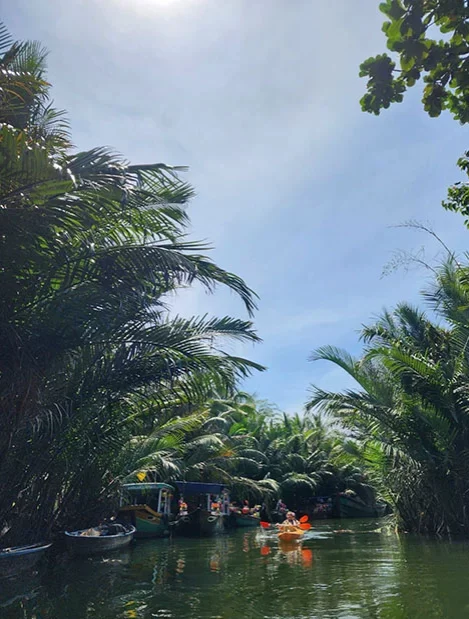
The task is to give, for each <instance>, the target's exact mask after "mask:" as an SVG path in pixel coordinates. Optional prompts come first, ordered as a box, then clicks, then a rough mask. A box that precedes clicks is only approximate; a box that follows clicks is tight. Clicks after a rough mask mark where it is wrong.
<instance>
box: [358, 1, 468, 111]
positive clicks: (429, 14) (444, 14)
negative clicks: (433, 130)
mask: <svg viewBox="0 0 469 619" xmlns="http://www.w3.org/2000/svg"><path fill="white" fill-rule="evenodd" d="M380 10H381V11H382V12H383V13H384V14H385V15H386V18H387V20H386V21H385V22H384V24H383V32H384V33H385V35H386V41H387V47H388V49H389V50H390V51H391V52H393V53H394V54H395V55H396V56H397V59H398V62H399V65H398V66H396V62H395V60H394V59H393V57H391V56H390V55H389V54H386V53H384V54H381V55H378V56H376V57H374V58H368V59H367V60H365V61H364V62H363V63H362V65H361V67H360V76H361V77H367V78H368V84H367V93H366V94H365V95H364V96H363V98H362V100H361V105H362V109H363V110H365V111H367V112H371V113H373V114H379V113H380V111H381V110H382V109H383V108H388V107H389V106H390V105H391V104H392V103H394V102H401V101H402V100H403V98H404V93H405V92H406V90H407V88H410V87H412V86H414V85H415V84H416V83H417V82H418V81H419V80H420V79H423V81H424V83H425V87H424V91H423V99H422V101H423V105H424V109H425V111H426V112H428V114H429V115H430V116H439V115H440V114H441V112H442V110H445V109H447V110H449V111H450V112H451V113H452V114H453V116H454V118H456V119H457V120H459V121H460V122H461V123H466V122H468V121H469V104H468V101H469V58H468V54H469V6H468V4H467V2H466V1H465V0H386V1H385V2H382V3H381V4H380ZM438 34H440V35H441V38H439V39H438V38H437V36H438Z"/></svg>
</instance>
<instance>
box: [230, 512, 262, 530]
mask: <svg viewBox="0 0 469 619" xmlns="http://www.w3.org/2000/svg"><path fill="white" fill-rule="evenodd" d="M234 519H235V526H237V527H258V526H259V524H260V521H261V519H260V518H259V517H258V516H253V515H252V514H234Z"/></svg>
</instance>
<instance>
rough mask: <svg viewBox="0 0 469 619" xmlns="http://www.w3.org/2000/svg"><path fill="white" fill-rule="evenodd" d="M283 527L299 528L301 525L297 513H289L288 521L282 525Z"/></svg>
mask: <svg viewBox="0 0 469 619" xmlns="http://www.w3.org/2000/svg"><path fill="white" fill-rule="evenodd" d="M280 526H281V527H285V526H288V527H299V526H300V523H299V521H298V520H297V519H296V515H295V512H287V518H286V520H284V521H283V522H282V524H281V525H280Z"/></svg>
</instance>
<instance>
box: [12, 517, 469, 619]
mask: <svg viewBox="0 0 469 619" xmlns="http://www.w3.org/2000/svg"><path fill="white" fill-rule="evenodd" d="M347 526H350V530H349V531H344V530H342V531H341V532H338V531H340V530H341V529H340V525H339V524H337V523H336V524H334V523H330V522H324V521H323V522H320V523H318V524H317V525H316V524H315V526H314V528H313V530H312V531H310V532H308V533H307V534H306V535H305V536H304V538H303V540H302V542H301V543H300V544H279V541H278V539H277V536H276V534H275V532H273V533H268V532H264V531H263V530H260V531H256V530H254V531H253V530H249V531H247V532H244V531H238V532H234V533H230V534H227V535H221V536H220V537H217V538H212V539H174V540H154V541H152V540H147V541H144V542H138V543H137V544H136V545H135V546H134V547H132V548H131V549H130V550H128V551H126V552H123V553H118V554H117V555H113V556H112V557H111V556H109V557H107V558H106V559H101V558H99V557H98V558H92V559H81V560H79V559H75V560H73V561H72V562H71V561H69V560H68V558H67V557H66V556H63V557H60V556H59V557H57V558H56V559H55V560H54V562H53V565H52V566H51V568H50V569H49V570H45V571H44V572H43V573H42V574H41V577H39V576H38V577H36V578H28V579H25V578H23V579H22V580H21V581H19V582H10V583H8V584H6V583H5V582H1V581H0V617H1V619H62V618H64V619H111V618H112V619H116V618H117V619H150V618H155V617H169V618H173V617H177V618H178V619H185V618H188V617H191V618H199V617H200V618H205V617H206V618H212V619H213V618H216V617H221V618H223V619H225V618H226V619H231V618H235V617H236V619H241V618H244V617H253V618H256V617H275V618H278V619H284V618H292V617H299V618H306V617H308V618H316V617H321V619H324V618H325V619H332V618H339V617H340V618H342V619H345V618H347V619H353V618H377V619H401V618H402V619H404V618H412V619H413V618H414V617H416V618H418V617H425V619H432V618H445V619H446V618H452V617H458V618H459V617H466V616H469V569H468V565H469V545H468V544H467V543H449V542H444V543H438V542H435V541H431V540H424V539H421V538H414V537H410V536H403V537H397V536H395V535H389V536H388V535H384V534H382V533H380V532H376V525H374V524H373V523H370V522H356V523H354V524H353V525H349V524H348V525H347Z"/></svg>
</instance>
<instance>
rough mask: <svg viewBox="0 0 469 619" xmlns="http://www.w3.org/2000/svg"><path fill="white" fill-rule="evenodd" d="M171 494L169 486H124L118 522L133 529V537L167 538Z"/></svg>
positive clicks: (155, 484)
mask: <svg viewBox="0 0 469 619" xmlns="http://www.w3.org/2000/svg"><path fill="white" fill-rule="evenodd" d="M173 492H174V488H173V487H172V486H170V485H169V484H162V483H135V484H124V485H123V487H122V498H121V508H120V510H119V514H118V516H119V520H121V521H125V522H129V523H130V524H132V525H133V526H134V527H135V529H136V533H135V537H167V536H168V535H169V532H170V529H169V528H170V521H171V499H172V496H173Z"/></svg>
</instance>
